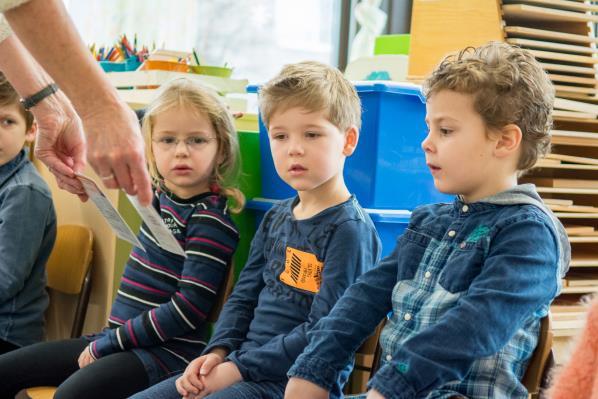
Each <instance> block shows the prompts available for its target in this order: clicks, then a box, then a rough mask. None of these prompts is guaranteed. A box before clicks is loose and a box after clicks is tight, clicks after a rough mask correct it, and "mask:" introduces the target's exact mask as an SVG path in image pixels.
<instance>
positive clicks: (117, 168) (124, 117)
mask: <svg viewBox="0 0 598 399" xmlns="http://www.w3.org/2000/svg"><path fill="white" fill-rule="evenodd" d="M80 116H81V120H82V121H83V127H84V129H85V133H86V136H87V159H88V160H89V163H90V164H91V166H92V167H93V169H94V170H95V171H96V173H97V174H98V175H99V177H100V179H102V182H103V183H104V185H105V186H106V187H108V188H122V189H123V190H125V191H126V192H127V194H130V195H137V196H138V198H139V202H141V204H142V205H149V203H150V202H151V199H152V191H151V184H150V179H149V173H148V171H147V166H146V164H145V157H144V144H143V139H142V137H141V131H140V128H139V122H138V121H137V117H136V116H135V113H134V112H133V111H132V110H131V109H130V108H129V107H128V106H127V105H126V104H124V103H123V102H120V101H117V102H111V103H104V104H103V105H102V106H99V107H97V108H96V109H94V110H93V112H92V113H88V114H80Z"/></svg>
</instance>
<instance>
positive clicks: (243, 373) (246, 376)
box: [226, 351, 251, 381]
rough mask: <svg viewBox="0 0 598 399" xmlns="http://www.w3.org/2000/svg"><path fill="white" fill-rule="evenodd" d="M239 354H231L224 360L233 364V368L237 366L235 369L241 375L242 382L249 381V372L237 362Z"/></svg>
mask: <svg viewBox="0 0 598 399" xmlns="http://www.w3.org/2000/svg"><path fill="white" fill-rule="evenodd" d="M239 354H240V353H239V351H234V352H231V353H229V355H228V356H227V357H226V360H228V361H231V362H233V363H234V364H235V366H237V369H239V373H241V377H243V381H251V376H250V375H249V370H248V369H247V367H245V366H244V365H243V363H241V361H240V360H239Z"/></svg>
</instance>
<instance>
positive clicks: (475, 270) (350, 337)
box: [285, 43, 570, 399]
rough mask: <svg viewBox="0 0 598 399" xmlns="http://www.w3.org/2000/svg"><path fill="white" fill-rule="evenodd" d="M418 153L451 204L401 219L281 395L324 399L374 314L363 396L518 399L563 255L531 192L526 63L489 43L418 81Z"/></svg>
mask: <svg viewBox="0 0 598 399" xmlns="http://www.w3.org/2000/svg"><path fill="white" fill-rule="evenodd" d="M425 93H426V98H427V104H426V107H427V117H426V122H427V124H428V126H429V132H428V135H427V137H426V139H425V140H424V141H423V142H422V148H423V150H424V152H425V156H426V162H427V165H428V166H429V168H430V171H431V173H432V175H433V177H434V184H435V186H436V187H437V188H438V190H440V191H441V192H444V193H452V194H457V195H458V196H457V198H456V199H455V201H454V202H453V203H452V204H435V205H426V206H422V207H419V208H417V209H415V210H414V211H413V213H412V217H411V221H410V223H409V226H408V228H407V230H406V231H405V233H404V234H403V235H402V236H401V237H400V239H399V241H398V244H397V246H396V248H395V250H394V251H393V253H392V254H391V255H390V256H389V257H387V258H386V259H384V260H383V261H382V262H381V264H380V266H379V267H377V268H376V269H373V270H371V271H370V272H368V273H366V274H365V275H363V276H362V277H361V278H360V279H359V281H358V282H357V283H356V284H354V285H353V286H352V287H350V288H349V289H348V290H347V291H346V292H345V295H343V297H342V298H341V299H340V300H339V302H338V303H337V304H336V305H335V307H334V308H333V310H332V311H331V312H330V314H329V315H328V316H327V317H325V318H323V319H322V320H320V321H319V322H318V324H317V325H316V326H315V327H314V328H313V329H312V330H311V331H310V332H309V333H308V337H309V342H310V343H309V346H308V347H307V348H306V349H305V351H304V352H303V353H302V354H301V355H300V356H299V357H298V359H297V361H296V362H295V364H294V366H293V367H292V368H291V370H290V371H289V376H290V377H292V378H291V379H290V381H289V384H288V385H287V389H286V395H285V398H289V399H293V398H307V397H309V398H310V399H317V398H327V397H328V391H329V390H330V388H331V386H332V385H331V384H332V382H333V381H335V380H336V376H337V374H338V372H339V371H340V370H342V369H343V367H344V366H345V365H346V364H347V363H348V362H349V361H350V359H351V357H352V355H353V353H354V352H355V350H356V349H357V348H358V347H359V345H360V344H361V342H363V341H364V339H365V338H366V337H367V336H368V335H370V334H371V333H372V331H373V330H374V328H375V327H376V326H377V325H378V323H379V322H380V321H381V320H382V319H383V318H384V316H385V315H387V314H388V320H387V322H386V326H385V327H384V329H383V331H382V333H381V336H380V344H381V347H382V364H381V365H380V369H379V370H378V372H377V373H376V374H375V375H374V377H373V378H372V379H371V380H370V382H369V384H368V388H369V390H370V391H369V393H368V395H367V397H368V398H387V399H391V398H396V399H407V398H409V399H412V398H426V399H432V398H434V399H439V398H455V397H457V398H463V397H467V398H472V399H474V398H479V399H482V398H484V399H487V398H522V399H523V398H527V391H526V389H525V387H524V386H523V385H522V383H521V378H522V376H523V374H524V372H525V369H526V367H527V364H528V362H529V360H530V357H531V355H532V352H533V351H534V348H535V346H536V344H537V341H538V334H539V327H540V319H541V318H542V317H543V316H545V315H546V314H547V313H548V307H549V305H550V303H551V301H552V300H553V298H554V297H555V296H556V295H557V294H558V293H559V290H560V281H561V280H560V279H561V277H562V276H563V275H564V272H565V271H566V268H567V267H568V262H569V258H570V247H569V244H568V241H567V237H566V234H565V232H564V229H563V227H562V225H561V224H560V222H559V221H558V220H556V219H555V218H554V216H553V215H552V213H551V212H550V211H549V210H547V209H546V207H545V206H544V205H543V203H542V199H541V198H540V197H539V196H538V194H537V192H536V189H535V187H534V186H533V185H529V184H525V185H517V177H518V175H519V174H520V173H521V172H522V171H524V170H526V169H528V168H530V167H532V166H533V165H534V164H535V162H536V160H537V158H538V157H540V156H542V155H543V154H544V153H545V152H546V151H547V149H548V147H549V140H550V136H549V131H550V128H551V111H552V105H553V99H554V89H553V87H552V85H551V83H550V81H549V79H548V77H547V75H546V73H545V72H544V71H543V70H542V68H541V66H540V65H539V64H538V62H537V61H536V60H535V59H534V58H533V56H531V55H530V54H529V53H528V52H526V51H524V50H522V49H519V48H517V47H512V46H509V45H507V44H501V43H489V44H487V45H485V46H482V47H479V48H477V49H472V48H469V49H466V50H464V51H462V52H460V53H459V54H457V55H454V56H449V57H447V58H446V59H445V60H444V61H443V62H442V63H441V64H440V65H439V66H438V67H437V68H436V70H435V71H434V72H433V73H432V76H431V77H429V78H428V79H427V81H426V82H425Z"/></svg>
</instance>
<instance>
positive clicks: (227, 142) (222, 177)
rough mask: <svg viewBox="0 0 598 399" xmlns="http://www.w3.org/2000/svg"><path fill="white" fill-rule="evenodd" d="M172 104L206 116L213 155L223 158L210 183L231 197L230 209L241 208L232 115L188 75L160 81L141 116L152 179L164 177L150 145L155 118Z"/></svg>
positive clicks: (157, 180)
mask: <svg viewBox="0 0 598 399" xmlns="http://www.w3.org/2000/svg"><path fill="white" fill-rule="evenodd" d="M174 107H185V108H186V109H188V110H190V111H191V112H197V113H198V114H201V115H205V116H207V117H208V118H209V120H210V122H211V123H212V127H213V128H214V131H215V132H216V137H217V140H218V153H217V155H216V158H218V159H223V161H222V162H221V163H220V164H218V165H217V166H216V167H215V168H214V175H213V176H212V178H213V180H212V183H215V184H217V185H218V186H219V187H220V190H221V191H222V194H224V195H225V196H226V197H227V198H228V199H229V201H231V200H232V203H231V204H230V206H229V209H230V210H231V212H233V213H238V212H240V211H241V210H242V209H243V205H244V204H245V196H244V195H243V193H242V192H241V190H239V188H238V187H237V182H238V180H239V176H240V171H241V164H240V162H241V153H240V150H239V139H238V136H237V131H236V129H235V124H234V121H233V118H232V115H231V114H230V112H229V111H228V109H227V108H226V105H225V104H224V103H223V102H222V101H221V100H220V99H219V98H218V95H217V94H216V93H215V92H213V91H212V90H211V89H209V88H207V87H204V86H202V85H201V84H199V83H197V82H194V81H192V80H189V79H187V78H178V79H174V80H172V81H171V82H169V83H166V84H165V85H163V86H162V88H161V91H160V93H159V94H158V97H157V98H156V99H154V100H153V101H152V102H151V104H150V105H148V107H147V109H146V111H145V114H144V116H143V122H142V132H143V135H144V138H145V147H146V154H147V162H148V167H149V171H150V175H151V177H152V179H153V180H154V183H155V184H159V183H160V182H161V181H162V180H163V178H162V176H161V175H160V173H159V172H158V168H157V167H156V160H155V158H154V154H153V151H152V145H151V144H152V134H153V126H154V122H155V118H156V116H157V115H159V114H160V113H161V112H164V111H167V110H169V109H171V108H174Z"/></svg>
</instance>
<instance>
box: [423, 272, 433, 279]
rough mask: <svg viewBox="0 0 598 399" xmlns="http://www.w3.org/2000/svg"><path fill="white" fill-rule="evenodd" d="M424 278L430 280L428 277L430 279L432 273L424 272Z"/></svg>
mask: <svg viewBox="0 0 598 399" xmlns="http://www.w3.org/2000/svg"><path fill="white" fill-rule="evenodd" d="M424 277H425V278H430V277H432V273H430V272H425V273H424Z"/></svg>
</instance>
